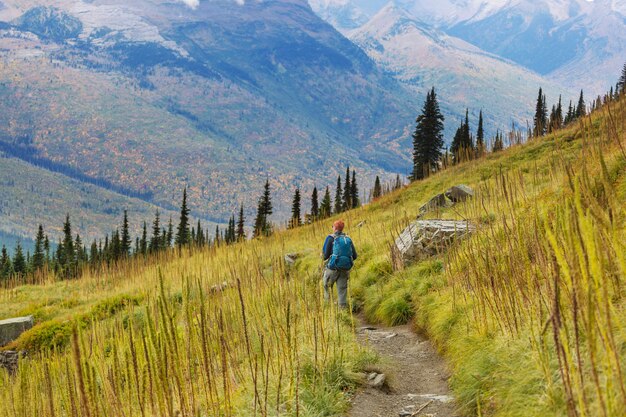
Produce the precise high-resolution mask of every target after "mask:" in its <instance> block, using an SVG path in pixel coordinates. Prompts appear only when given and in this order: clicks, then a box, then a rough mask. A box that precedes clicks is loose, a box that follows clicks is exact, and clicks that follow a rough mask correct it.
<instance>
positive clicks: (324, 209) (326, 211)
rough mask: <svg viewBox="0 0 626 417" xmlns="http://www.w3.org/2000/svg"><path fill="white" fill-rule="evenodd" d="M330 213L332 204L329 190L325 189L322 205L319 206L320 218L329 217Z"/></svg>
mask: <svg viewBox="0 0 626 417" xmlns="http://www.w3.org/2000/svg"><path fill="white" fill-rule="evenodd" d="M331 212H332V202H331V200H330V188H329V187H326V192H325V193H324V198H322V204H321V205H320V218H321V219H325V218H327V217H330V214H331Z"/></svg>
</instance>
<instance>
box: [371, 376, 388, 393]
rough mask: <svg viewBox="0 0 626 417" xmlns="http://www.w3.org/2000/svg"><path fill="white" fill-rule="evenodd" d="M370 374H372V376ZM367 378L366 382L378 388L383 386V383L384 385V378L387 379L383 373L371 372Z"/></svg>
mask: <svg viewBox="0 0 626 417" xmlns="http://www.w3.org/2000/svg"><path fill="white" fill-rule="evenodd" d="M372 374H373V375H374V377H373V378H372ZM368 379H369V382H368V384H369V386H370V387H372V388H377V389H380V388H382V387H383V385H385V380H386V379H387V377H386V376H385V374H377V373H371V374H370V375H369V377H368Z"/></svg>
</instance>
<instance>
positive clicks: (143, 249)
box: [139, 221, 148, 256]
mask: <svg viewBox="0 0 626 417" xmlns="http://www.w3.org/2000/svg"><path fill="white" fill-rule="evenodd" d="M139 252H140V253H141V254H142V255H143V256H146V255H147V254H148V225H147V224H146V222H145V221H144V222H143V227H142V229H141V239H140V240H139Z"/></svg>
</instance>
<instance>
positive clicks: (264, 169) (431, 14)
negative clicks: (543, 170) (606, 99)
mask: <svg viewBox="0 0 626 417" xmlns="http://www.w3.org/2000/svg"><path fill="white" fill-rule="evenodd" d="M557 3H558V4H559V5H561V6H562V7H560V8H559V7H556V8H555V7H552V8H550V7H548V6H549V5H550V4H552V3H551V2H543V1H539V2H530V1H521V0H519V1H513V0H511V1H490V2H485V1H474V0H472V1H460V0H446V1H442V2H428V1H421V0H416V1H411V2H403V1H396V2H394V3H391V4H388V3H386V2H381V1H378V0H374V1H362V0H323V1H322V2H318V1H312V3H311V5H309V4H308V3H307V2H306V1H305V0H269V1H246V2H243V1H239V2H234V1H229V0H215V1H213V0H211V1H205V0H200V1H198V0H184V1H172V0H132V1H127V0H90V1H87V0H43V1H34V0H0V184H2V187H0V200H1V201H2V204H0V235H1V236H4V237H2V238H0V239H2V241H3V242H4V241H9V240H14V239H15V238H24V237H27V236H32V235H33V234H34V231H35V228H36V226H37V224H39V223H43V224H44V225H46V226H48V228H49V229H50V230H51V232H52V237H55V236H57V235H58V234H59V232H60V229H59V227H60V225H61V223H62V221H63V218H64V216H65V214H66V213H69V214H70V215H71V216H72V218H75V219H76V224H77V230H79V231H80V233H81V235H82V237H83V239H84V240H89V239H91V238H94V237H101V236H103V235H104V233H106V232H108V231H110V230H111V229H112V228H114V227H116V226H118V225H119V222H120V220H121V210H122V209H123V208H128V209H129V212H130V213H131V222H132V224H133V225H134V230H135V232H136V231H138V230H139V226H140V224H141V222H142V221H143V220H147V221H150V220H151V217H152V213H154V211H156V210H157V209H159V210H161V211H162V213H163V214H164V215H165V216H170V215H172V216H175V215H176V210H177V207H178V205H179V204H180V198H181V194H182V189H183V188H184V187H187V188H188V195H189V205H190V208H191V210H192V215H193V217H194V218H197V219H203V220H204V221H205V224H207V223H208V224H210V225H211V226H213V225H215V224H220V223H224V222H225V221H227V219H228V218H229V216H230V215H231V214H233V213H234V212H235V211H236V210H237V209H238V207H239V205H240V204H241V203H243V204H244V206H245V208H246V216H247V218H248V223H250V222H251V221H252V216H253V215H254V209H255V206H256V202H257V197H258V196H259V194H260V192H261V188H262V185H263V183H264V182H265V180H266V179H269V180H270V184H271V187H272V190H273V195H274V200H275V204H274V206H275V215H274V220H276V221H283V220H284V219H286V218H287V217H288V215H289V211H290V200H291V197H292V195H293V192H294V189H295V188H296V187H301V188H302V189H303V192H304V193H305V196H306V197H308V195H309V193H310V192H311V190H312V189H313V186H315V185H316V186H318V188H321V189H324V188H325V187H326V186H327V185H334V183H335V182H336V179H337V176H338V175H342V174H343V173H344V172H345V169H346V166H347V165H350V166H351V167H352V168H354V169H356V171H357V173H358V180H359V185H360V187H361V193H362V196H365V195H366V194H367V192H368V190H369V188H370V187H371V185H372V184H373V178H374V177H375V176H376V175H380V176H381V178H382V179H383V180H387V179H391V178H394V177H395V175H396V174H402V175H405V174H406V173H407V172H408V171H409V167H410V156H411V150H410V140H411V139H410V134H411V130H412V129H413V128H414V122H415V117H416V116H417V114H418V112H419V110H420V107H421V105H422V102H423V98H424V95H425V92H426V90H428V89H429V88H430V87H432V86H435V87H436V88H437V90H438V91H439V97H440V99H441V103H442V107H443V110H444V113H445V115H446V129H447V131H446V139H448V140H449V139H450V137H451V134H452V132H453V131H454V129H455V128H456V126H457V125H458V123H459V122H460V119H461V117H462V116H463V115H464V113H465V109H466V108H470V111H471V114H472V116H471V122H472V124H473V125H475V123H476V121H477V113H478V111H479V110H481V109H482V110H483V111H484V113H485V117H486V130H487V132H488V133H489V134H493V132H494V131H495V130H496V129H504V128H507V127H508V126H510V125H511V123H515V124H516V125H517V126H521V127H525V123H526V121H528V120H529V118H530V116H531V115H532V111H533V106H534V99H535V97H536V92H537V89H538V88H539V87H540V86H543V87H544V89H545V90H546V92H547V94H548V98H549V101H551V102H555V101H556V100H557V95H558V94H563V95H564V100H565V101H566V102H567V100H568V99H572V98H575V97H574V96H575V94H576V93H575V92H573V91H572V88H571V87H572V86H576V87H581V86H582V87H584V88H585V89H587V88H594V89H595V88H596V86H597V88H598V89H599V88H600V87H599V86H600V85H602V86H603V88H604V87H605V84H606V83H605V82H604V79H605V78H606V79H607V80H608V79H611V80H613V79H615V78H616V73H615V74H613V73H612V65H613V63H617V62H618V61H619V60H620V59H622V58H620V55H619V53H620V52H622V53H623V44H622V43H621V42H622V41H621V39H622V36H623V34H624V32H619V31H620V29H621V28H622V26H623V24H624V19H623V16H624V7H623V6H620V4H621V3H619V4H618V2H613V3H610V2H606V1H604V2H596V3H594V4H593V5H589V4H585V2H583V1H578V0H568V1H565V0H559V2H557ZM311 6H312V7H311ZM564 10H565V11H566V12H567V13H566V12H564ZM520 16H522V17H524V18H525V19H530V20H529V22H526V20H524V23H523V24H520V23H519V19H520ZM490 19H491V20H490ZM498 19H504V20H502V21H503V22H506V24H504V25H500V24H498V23H497V22H499V20H498ZM620 19H621V20H620ZM490 22H491V23H490ZM494 22H495V23H494ZM533 22H534V23H533ZM540 23H541V24H540ZM496 29H497V31H498V32H497V34H493V33H492V32H494V31H496ZM617 32H619V33H617ZM542 33H543V34H544V35H545V39H547V40H548V41H549V42H548V41H546V46H545V48H553V49H559V48H561V47H563V50H564V52H563V54H549V53H548V52H545V51H544V49H545V48H544V49H542V48H543V46H541V45H539V46H540V47H539V48H537V52H536V55H537V56H536V57H534V56H533V54H532V53H531V52H532V51H533V50H532V48H531V46H532V44H533V42H534V43H537V39H540V38H538V37H539V36H540V35H541V34H542ZM572 34H577V35H576V36H578V37H579V38H576V39H578V40H579V41H580V40H581V39H582V41H581V42H578V43H577V44H576V45H578V46H577V47H576V48H573V49H572V48H569V49H567V48H565V46H568V47H569V46H571V45H570V44H569V43H563V42H565V41H563V42H561V41H562V40H563V39H566V40H567V41H568V42H570V38H571V36H572ZM608 34H612V35H611V36H613V35H614V36H613V37H612V38H611V39H608V38H607V36H609V35H608ZM557 35H558V36H557ZM605 35H606V36H605ZM603 36H604V37H603ZM500 41H501V42H500ZM559 42H561V43H559ZM572 42H573V41H572ZM564 45H565V46H564ZM546 50H547V49H546ZM572 50H573V51H574V52H572ZM529 51H530V52H529ZM561 55H562V56H561ZM573 56H574V58H572V57H573ZM622 56H623V54H622ZM546 57H547V58H546ZM548 58H549V59H548ZM578 60H581V62H583V64H584V65H583V64H579V62H578ZM609 64H610V65H609ZM542 65H543V67H542ZM615 65H617V64H615ZM581 66H582V67H581ZM585 66H586V67H587V68H591V69H593V70H594V71H597V73H594V72H591V73H588V72H584V71H582V70H581V68H584V67H585ZM609 70H611V71H609ZM592 78H593V80H592ZM37 178H42V180H41V181H38V180H37ZM17 179H19V180H17ZM27 180H28V181H27ZM305 200H308V198H305ZM305 209H306V204H305ZM7 236H8V237H7Z"/></svg>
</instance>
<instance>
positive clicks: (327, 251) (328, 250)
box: [322, 236, 335, 261]
mask: <svg viewBox="0 0 626 417" xmlns="http://www.w3.org/2000/svg"><path fill="white" fill-rule="evenodd" d="M334 241H335V239H334V238H333V237H332V236H327V237H326V240H325V241H324V247H323V248H322V254H323V255H324V260H325V261H327V260H328V259H329V258H330V257H331V255H332V254H333V242H334Z"/></svg>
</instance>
